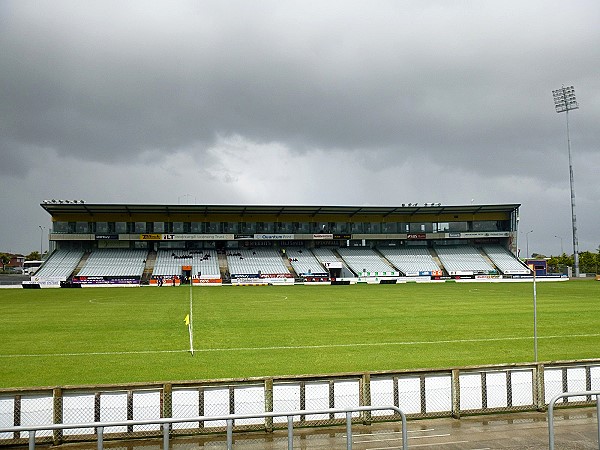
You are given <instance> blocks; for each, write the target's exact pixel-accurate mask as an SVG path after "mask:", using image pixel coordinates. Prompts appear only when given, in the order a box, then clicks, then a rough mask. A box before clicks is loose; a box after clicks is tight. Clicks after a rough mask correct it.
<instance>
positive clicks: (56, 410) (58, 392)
mask: <svg viewBox="0 0 600 450" xmlns="http://www.w3.org/2000/svg"><path fill="white" fill-rule="evenodd" d="M52 400H53V402H52V403H53V411H52V416H53V417H52V423H54V424H61V423H63V396H62V389H61V388H54V389H53V390H52ZM62 436H63V431H62V430H54V431H53V432H52V442H53V444H54V445H60V444H62Z"/></svg>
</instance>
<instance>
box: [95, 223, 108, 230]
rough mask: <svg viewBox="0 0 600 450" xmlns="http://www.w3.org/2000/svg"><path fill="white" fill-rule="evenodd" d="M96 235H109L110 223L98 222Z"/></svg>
mask: <svg viewBox="0 0 600 450" xmlns="http://www.w3.org/2000/svg"><path fill="white" fill-rule="evenodd" d="M96 233H108V222H96Z"/></svg>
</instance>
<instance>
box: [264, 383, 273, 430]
mask: <svg viewBox="0 0 600 450" xmlns="http://www.w3.org/2000/svg"><path fill="white" fill-rule="evenodd" d="M265 412H273V378H267V379H265ZM265 431H266V432H267V433H272V432H273V418H272V417H265Z"/></svg>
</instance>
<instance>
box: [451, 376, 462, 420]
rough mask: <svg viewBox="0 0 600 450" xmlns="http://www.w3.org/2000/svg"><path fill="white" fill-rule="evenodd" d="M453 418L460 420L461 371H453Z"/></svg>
mask: <svg viewBox="0 0 600 450" xmlns="http://www.w3.org/2000/svg"><path fill="white" fill-rule="evenodd" d="M451 384H452V387H451V392H452V417H453V418H454V419H460V370H458V369H452V381H451Z"/></svg>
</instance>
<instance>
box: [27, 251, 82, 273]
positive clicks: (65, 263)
mask: <svg viewBox="0 0 600 450" xmlns="http://www.w3.org/2000/svg"><path fill="white" fill-rule="evenodd" d="M82 257H83V251H82V250H57V251H55V252H54V253H53V254H52V255H51V256H50V258H48V259H47V260H46V262H44V264H43V265H42V267H41V268H40V269H39V270H38V271H37V272H36V274H35V276H36V277H41V278H60V279H61V280H66V279H67V278H68V277H69V276H71V274H72V273H73V271H74V270H75V268H76V267H77V264H79V261H80V260H81V258H82Z"/></svg>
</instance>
